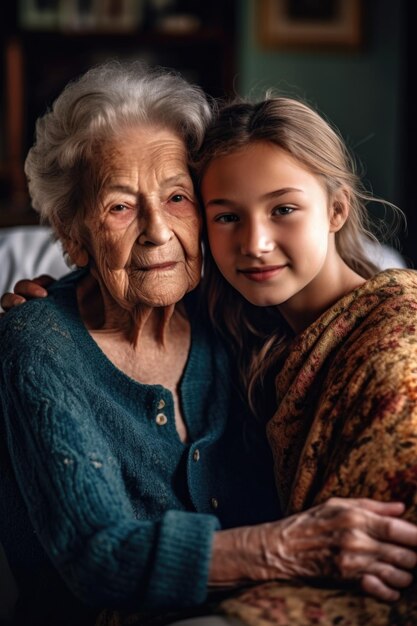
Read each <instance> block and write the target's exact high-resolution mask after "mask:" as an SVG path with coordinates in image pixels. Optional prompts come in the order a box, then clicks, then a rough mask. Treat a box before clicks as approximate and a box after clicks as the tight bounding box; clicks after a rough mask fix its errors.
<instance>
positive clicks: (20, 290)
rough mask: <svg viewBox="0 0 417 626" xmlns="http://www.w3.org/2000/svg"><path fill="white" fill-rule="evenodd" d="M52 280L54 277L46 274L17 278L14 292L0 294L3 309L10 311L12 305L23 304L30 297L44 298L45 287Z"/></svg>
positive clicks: (45, 294) (45, 293)
mask: <svg viewBox="0 0 417 626" xmlns="http://www.w3.org/2000/svg"><path fill="white" fill-rule="evenodd" d="M53 282H54V278H52V277H51V276H47V275H46V274H44V275H42V276H38V277H37V278H33V279H32V280H27V279H24V280H19V282H17V283H16V285H15V286H14V293H5V294H3V295H2V297H1V300H0V304H1V306H2V308H3V309H4V310H5V311H10V309H12V308H13V307H14V306H17V305H19V304H23V303H24V302H26V300H30V299H31V298H44V297H45V296H47V295H48V292H47V291H46V287H49V285H51V284H52V283H53Z"/></svg>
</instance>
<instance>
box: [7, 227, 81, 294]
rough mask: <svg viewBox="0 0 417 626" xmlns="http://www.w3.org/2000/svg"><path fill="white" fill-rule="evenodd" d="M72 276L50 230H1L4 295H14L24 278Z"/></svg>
mask: <svg viewBox="0 0 417 626" xmlns="http://www.w3.org/2000/svg"><path fill="white" fill-rule="evenodd" d="M68 272H69V268H68V266H67V265H66V263H65V261H64V257H63V254H62V248H61V245H60V244H59V243H58V242H56V241H53V239H52V231H51V229H50V228H47V227H46V226H16V227H13V228H1V229H0V295H2V294H3V293H4V292H5V291H12V290H13V287H14V285H15V283H16V282H17V281H18V280H20V279H21V278H34V277H35V276H39V275H40V274H50V275H51V276H53V277H54V278H60V277H61V276H63V275H64V274H67V273H68Z"/></svg>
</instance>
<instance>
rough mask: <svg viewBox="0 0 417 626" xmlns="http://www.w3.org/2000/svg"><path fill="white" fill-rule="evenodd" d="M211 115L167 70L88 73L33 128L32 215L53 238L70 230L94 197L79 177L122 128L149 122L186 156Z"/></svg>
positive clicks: (193, 89) (28, 168) (136, 65)
mask: <svg viewBox="0 0 417 626" xmlns="http://www.w3.org/2000/svg"><path fill="white" fill-rule="evenodd" d="M211 115H212V107H211V105H210V103H209V101H208V99H207V97H206V95H205V94H204V92H203V90H202V89H201V88H200V87H198V86H195V85H191V84H190V83H188V82H187V81H186V80H185V79H184V78H182V77H181V76H180V75H179V74H177V73H176V72H174V71H172V70H166V69H162V68H152V69H151V68H149V67H147V66H146V65H144V64H142V63H141V62H133V63H129V64H121V63H118V62H110V63H105V64H103V65H100V66H97V67H95V68H93V69H91V70H89V71H88V72H86V73H85V74H84V75H82V76H81V77H80V78H79V79H77V80H75V81H73V82H71V83H69V84H68V85H67V86H66V88H65V89H64V90H63V91H62V93H61V94H60V95H59V96H58V98H57V99H56V100H55V102H54V104H53V106H52V109H51V110H50V111H49V112H47V113H46V114H45V115H44V116H43V117H40V118H39V119H38V121H37V123H36V140H35V144H34V145H33V147H32V148H31V149H30V150H29V153H28V156H27V158H26V162H25V173H26V176H27V179H28V187H29V193H30V196H31V199H32V205H33V207H34V209H36V210H37V211H38V212H39V213H40V215H41V218H42V221H48V222H49V223H50V224H51V225H52V227H53V228H54V230H55V232H56V234H58V236H59V233H60V232H61V233H62V232H63V231H62V229H65V230H64V232H68V230H69V229H70V228H71V224H72V223H73V221H74V219H75V218H76V217H77V216H79V211H80V209H81V207H82V205H85V201H86V197H85V195H88V194H91V193H92V191H91V190H86V189H85V188H83V185H82V182H83V180H84V179H83V174H84V175H85V172H86V170H88V169H90V168H93V167H94V160H95V156H96V157H97V150H98V149H99V148H100V145H102V144H103V143H106V142H108V141H109V140H110V139H111V138H113V137H114V136H117V134H118V133H121V132H122V130H123V129H125V128H126V127H132V126H138V125H141V124H146V125H148V124H152V125H155V126H160V127H163V128H166V129H168V130H172V131H173V132H174V133H176V134H177V135H178V136H179V137H181V138H182V139H183V140H184V143H185V146H186V148H187V150H188V153H189V155H190V158H192V155H193V154H194V152H195V151H196V150H198V148H199V147H200V145H201V143H202V140H203V137H204V133H205V130H206V127H207V125H208V123H209V121H210V120H211ZM93 193H94V192H93ZM83 196H84V197H83Z"/></svg>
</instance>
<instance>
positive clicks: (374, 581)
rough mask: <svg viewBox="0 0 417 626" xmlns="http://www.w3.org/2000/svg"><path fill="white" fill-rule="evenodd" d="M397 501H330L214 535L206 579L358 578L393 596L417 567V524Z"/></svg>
mask: <svg viewBox="0 0 417 626" xmlns="http://www.w3.org/2000/svg"><path fill="white" fill-rule="evenodd" d="M403 511H404V506H403V505H402V504H400V503H383V502H376V501H374V500H368V499H365V498H364V499H353V498H352V499H349V498H331V499H330V500H328V501H327V502H325V503H324V504H320V505H318V506H316V507H314V508H311V509H309V510H307V511H304V512H302V513H298V514H295V515H292V516H291V517H288V518H285V519H283V520H280V521H278V522H275V523H268V524H262V525H259V526H248V527H245V528H239V529H233V530H225V531H220V532H217V533H216V534H215V538H214V543H213V556H212V561H211V568H210V575H209V582H210V583H211V584H224V585H227V584H230V583H236V582H244V581H250V580H252V581H253V580H257V581H267V580H271V579H274V578H278V579H283V580H306V579H307V580H308V579H310V580H314V579H316V580H319V579H322V580H323V579H327V580H333V581H336V582H339V583H340V582H345V581H352V582H353V581H356V582H358V583H360V585H361V587H362V589H363V590H364V591H366V592H367V593H369V594H371V595H373V596H375V597H377V598H379V599H382V600H386V601H393V600H397V599H398V597H399V592H398V589H401V588H403V587H406V586H408V585H409V584H410V583H411V582H412V575H411V573H410V570H411V569H413V568H414V567H415V566H416V565H417V552H416V549H417V527H416V526H415V525H413V524H411V523H409V522H406V521H404V520H401V519H398V516H399V515H401V514H402V513H403Z"/></svg>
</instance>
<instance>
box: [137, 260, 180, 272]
mask: <svg viewBox="0 0 417 626" xmlns="http://www.w3.org/2000/svg"><path fill="white" fill-rule="evenodd" d="M176 265H177V261H167V262H166V263H154V264H153V265H144V266H140V267H136V268H135V270H136V271H138V272H151V271H161V270H170V269H173V268H174V267H175V266H176Z"/></svg>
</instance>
